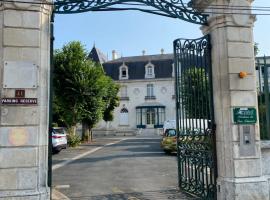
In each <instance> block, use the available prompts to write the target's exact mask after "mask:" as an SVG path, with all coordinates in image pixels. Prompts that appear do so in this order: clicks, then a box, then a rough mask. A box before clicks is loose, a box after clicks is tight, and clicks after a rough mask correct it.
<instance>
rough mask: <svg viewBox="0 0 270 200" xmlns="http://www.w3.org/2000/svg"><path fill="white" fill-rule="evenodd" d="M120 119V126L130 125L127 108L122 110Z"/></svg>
mask: <svg viewBox="0 0 270 200" xmlns="http://www.w3.org/2000/svg"><path fill="white" fill-rule="evenodd" d="M119 118H120V119H119V124H120V125H128V109H127V108H122V109H121V111H120V116H119Z"/></svg>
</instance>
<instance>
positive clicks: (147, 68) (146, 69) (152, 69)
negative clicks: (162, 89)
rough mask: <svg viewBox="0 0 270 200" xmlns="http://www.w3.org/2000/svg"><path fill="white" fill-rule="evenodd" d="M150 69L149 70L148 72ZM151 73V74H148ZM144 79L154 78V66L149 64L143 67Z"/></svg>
mask: <svg viewBox="0 0 270 200" xmlns="http://www.w3.org/2000/svg"><path fill="white" fill-rule="evenodd" d="M149 69H151V70H149ZM149 72H152V73H149ZM144 77H145V78H155V66H154V65H153V64H152V63H151V62H149V63H147V65H145V76H144Z"/></svg>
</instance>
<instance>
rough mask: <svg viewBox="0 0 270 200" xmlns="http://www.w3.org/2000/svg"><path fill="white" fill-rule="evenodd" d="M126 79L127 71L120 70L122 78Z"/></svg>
mask: <svg viewBox="0 0 270 200" xmlns="http://www.w3.org/2000/svg"><path fill="white" fill-rule="evenodd" d="M126 77H127V69H126V68H122V78H126Z"/></svg>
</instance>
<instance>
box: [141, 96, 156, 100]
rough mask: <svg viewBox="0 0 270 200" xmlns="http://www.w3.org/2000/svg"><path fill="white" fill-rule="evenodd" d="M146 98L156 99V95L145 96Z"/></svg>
mask: <svg viewBox="0 0 270 200" xmlns="http://www.w3.org/2000/svg"><path fill="white" fill-rule="evenodd" d="M144 99H145V100H154V99H156V96H145V98H144Z"/></svg>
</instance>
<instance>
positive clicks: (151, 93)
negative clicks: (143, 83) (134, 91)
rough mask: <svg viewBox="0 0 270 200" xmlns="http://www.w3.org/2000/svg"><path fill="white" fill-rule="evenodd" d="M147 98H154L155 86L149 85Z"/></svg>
mask: <svg viewBox="0 0 270 200" xmlns="http://www.w3.org/2000/svg"><path fill="white" fill-rule="evenodd" d="M147 96H148V97H153V96H154V85H153V84H147Z"/></svg>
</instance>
